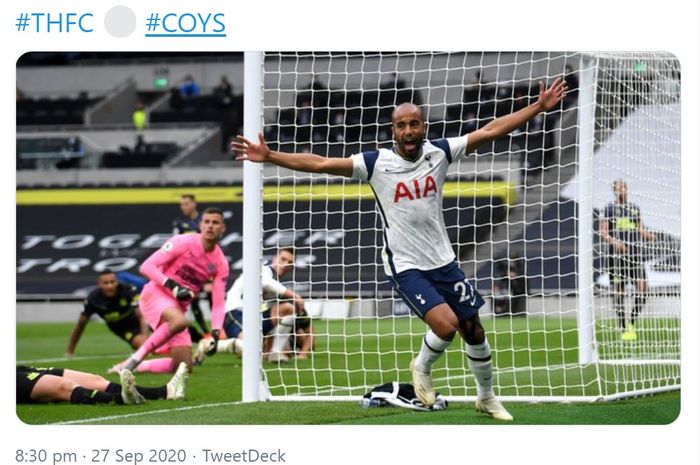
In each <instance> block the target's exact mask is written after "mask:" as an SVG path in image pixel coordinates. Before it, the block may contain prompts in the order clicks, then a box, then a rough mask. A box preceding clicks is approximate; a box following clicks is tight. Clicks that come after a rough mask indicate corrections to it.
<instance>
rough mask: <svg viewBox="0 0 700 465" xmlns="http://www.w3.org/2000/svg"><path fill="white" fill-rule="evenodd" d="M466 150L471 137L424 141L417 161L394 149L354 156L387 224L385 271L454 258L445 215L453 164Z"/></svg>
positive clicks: (355, 168)
mask: <svg viewBox="0 0 700 465" xmlns="http://www.w3.org/2000/svg"><path fill="white" fill-rule="evenodd" d="M466 153H467V136H466V135H465V136H462V137H453V138H448V139H438V140H433V141H428V140H426V141H424V142H423V147H422V153H421V156H420V157H419V158H418V159H417V160H415V161H408V160H405V159H403V158H401V157H400V156H399V155H398V154H396V153H395V152H394V150H393V149H385V148H382V149H379V150H376V151H371V152H362V153H358V154H355V155H352V156H351V158H352V161H353V174H352V177H353V178H354V179H360V180H362V181H368V182H369V184H370V186H371V187H372V190H373V191H374V197H375V199H376V201H377V206H378V208H379V213H380V215H381V216H382V222H383V223H384V249H383V251H382V258H383V261H384V271H385V272H386V273H387V274H388V275H389V276H393V275H395V274H397V273H401V272H402V271H405V270H409V269H418V270H424V271H425V270H433V269H435V268H439V267H441V266H445V265H447V264H449V263H450V262H452V261H453V260H455V254H454V252H453V250H452V244H451V243H450V239H449V238H448V236H447V229H446V228H445V220H444V218H443V214H442V187H443V184H444V183H445V176H446V174H447V169H448V167H449V165H450V163H454V162H456V161H457V160H459V159H460V158H463V157H464V156H465V155H466Z"/></svg>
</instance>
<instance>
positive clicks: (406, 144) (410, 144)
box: [403, 140, 418, 152]
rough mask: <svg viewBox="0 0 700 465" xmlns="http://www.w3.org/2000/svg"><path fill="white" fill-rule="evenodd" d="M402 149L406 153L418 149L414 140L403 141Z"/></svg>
mask: <svg viewBox="0 0 700 465" xmlns="http://www.w3.org/2000/svg"><path fill="white" fill-rule="evenodd" d="M403 148H404V149H405V150H406V151H407V152H415V150H416V149H417V148H418V142H417V141H415V140H405V141H403Z"/></svg>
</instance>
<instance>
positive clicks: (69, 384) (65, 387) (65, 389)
mask: <svg viewBox="0 0 700 465" xmlns="http://www.w3.org/2000/svg"><path fill="white" fill-rule="evenodd" d="M76 387H78V384H77V383H76V382H74V381H71V380H69V379H66V378H61V380H60V381H59V382H58V386H57V388H58V391H59V392H58V394H59V395H60V397H64V396H66V395H67V396H68V397H70V394H71V392H73V389H75V388H76Z"/></svg>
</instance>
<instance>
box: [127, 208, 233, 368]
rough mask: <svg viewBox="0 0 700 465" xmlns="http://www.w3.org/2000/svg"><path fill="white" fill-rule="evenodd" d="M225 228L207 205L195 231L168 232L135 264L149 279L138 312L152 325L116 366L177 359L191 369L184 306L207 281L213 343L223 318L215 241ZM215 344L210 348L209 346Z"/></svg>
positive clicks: (166, 364) (222, 263)
mask: <svg viewBox="0 0 700 465" xmlns="http://www.w3.org/2000/svg"><path fill="white" fill-rule="evenodd" d="M225 230H226V226H225V224H224V217H223V212H222V211H221V210H220V209H218V208H207V209H206V210H205V211H204V213H203V214H202V220H201V223H200V231H201V232H200V233H199V234H185V235H179V236H173V237H171V238H170V239H169V240H168V241H167V242H166V243H165V244H163V246H162V247H161V248H160V249H159V250H157V251H156V252H155V253H153V254H152V255H151V256H150V257H148V259H146V261H145V262H143V264H142V265H141V268H140V269H139V271H141V273H142V274H143V275H145V276H146V277H147V278H148V279H150V281H149V283H148V284H146V285H145V286H144V288H143V291H142V292H141V300H140V303H139V306H140V309H141V313H142V314H143V316H144V318H145V319H146V321H147V322H148V324H149V325H150V326H151V328H152V329H153V333H152V334H151V336H150V337H149V338H148V339H147V340H146V342H144V343H143V345H142V346H141V347H140V348H139V349H138V350H137V351H136V352H134V353H133V354H132V355H131V356H130V357H129V358H128V359H127V360H125V361H124V362H122V363H120V364H119V365H117V366H116V367H114V368H115V369H116V370H120V369H127V370H130V371H140V372H143V371H150V372H155V373H166V372H171V371H175V369H176V368H177V366H178V365H179V363H180V362H185V363H187V366H188V368H189V369H190V370H191V369H192V355H191V346H192V340H191V339H190V334H189V332H188V331H187V319H186V318H185V312H186V311H187V308H188V306H189V304H190V301H191V300H192V299H193V298H194V296H195V295H197V294H198V293H199V291H200V289H201V288H202V286H203V285H204V284H206V283H207V282H209V281H210V280H211V282H212V283H213V288H212V293H213V308H212V312H211V313H212V322H211V327H212V329H213V330H212V337H213V338H214V340H215V341H214V344H213V347H214V348H215V347H216V340H217V339H218V335H219V334H220V332H221V326H222V324H223V321H224V300H225V290H226V280H227V278H228V270H229V265H228V261H227V260H226V257H225V256H224V253H223V251H222V250H221V248H220V247H219V245H218V243H219V240H220V239H221V236H222V235H223V233H224V231H225ZM156 349H157V351H158V352H166V351H167V352H169V353H170V358H156V359H151V360H146V361H144V358H146V356H148V355H149V354H150V353H152V352H154V351H156ZM213 350H215V349H213Z"/></svg>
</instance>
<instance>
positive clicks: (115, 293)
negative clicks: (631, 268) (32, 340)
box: [66, 269, 148, 357]
mask: <svg viewBox="0 0 700 465" xmlns="http://www.w3.org/2000/svg"><path fill="white" fill-rule="evenodd" d="M94 314H97V315H99V316H100V318H102V319H103V320H104V321H105V323H107V327H108V328H109V329H110V331H112V332H113V333H114V334H116V335H117V336H119V337H120V338H121V339H123V340H125V341H126V342H128V343H129V344H130V345H131V347H132V348H134V349H138V348H139V347H141V344H143V342H144V341H145V340H146V338H147V337H148V324H147V323H146V321H145V320H144V319H143V317H142V316H141V312H140V311H139V291H138V290H137V289H136V287H134V286H132V285H130V284H122V283H120V282H119V281H118V280H117V275H116V274H115V273H114V271H112V270H109V269H107V270H104V271H103V272H102V273H100V276H99V277H98V278H97V288H95V289H94V290H93V291H92V292H90V294H89V295H88V297H87V299H85V307H84V309H83V312H82V313H81V314H80V318H79V319H78V323H77V324H76V325H75V328H74V329H73V332H72V333H71V335H70V340H69V341H68V347H67V348H66V356H67V357H70V356H72V355H73V353H74V352H75V346H77V345H78V341H79V340H80V336H81V335H82V334H83V330H84V329H85V326H87V324H88V322H89V321H90V317H91V316H92V315H94Z"/></svg>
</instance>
